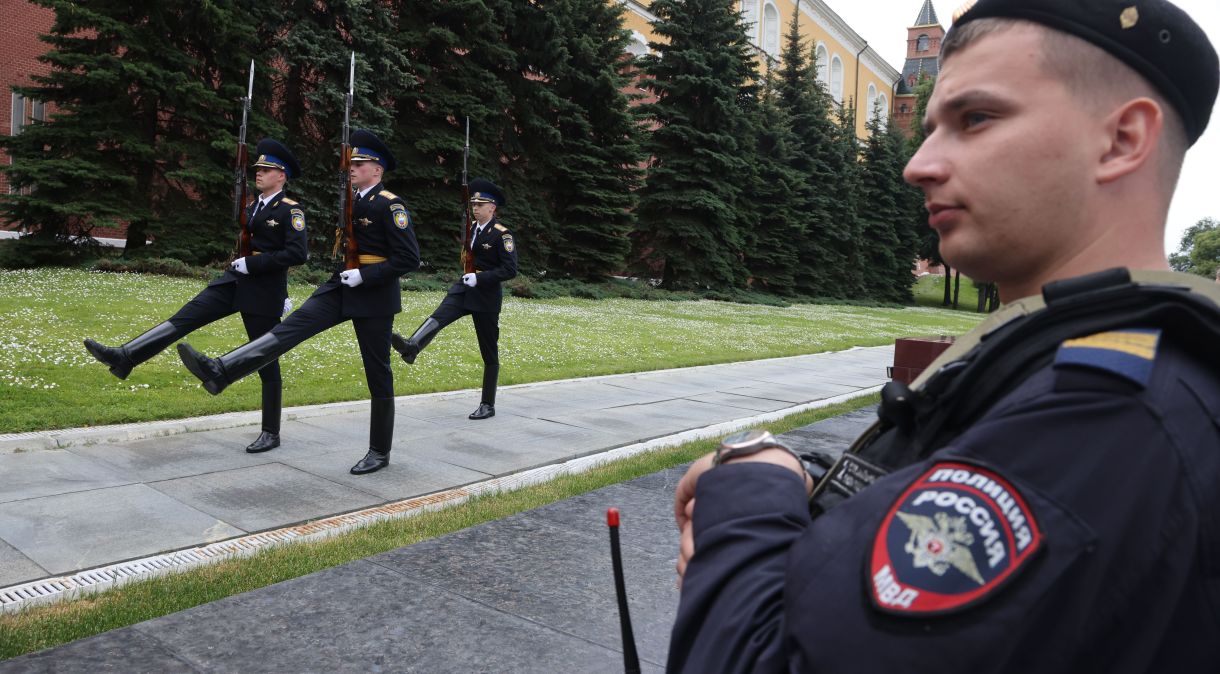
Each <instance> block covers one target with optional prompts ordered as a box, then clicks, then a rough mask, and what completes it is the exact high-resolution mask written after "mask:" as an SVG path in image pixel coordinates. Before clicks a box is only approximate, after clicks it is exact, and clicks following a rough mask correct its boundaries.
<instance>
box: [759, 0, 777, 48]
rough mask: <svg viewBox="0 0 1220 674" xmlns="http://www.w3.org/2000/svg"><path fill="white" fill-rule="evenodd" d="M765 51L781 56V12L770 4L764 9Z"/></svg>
mask: <svg viewBox="0 0 1220 674" xmlns="http://www.w3.org/2000/svg"><path fill="white" fill-rule="evenodd" d="M763 49H764V50H765V51H766V52H767V53H768V54H770V55H772V56H779V10H778V9H776V8H775V5H774V4H773V3H770V2H768V3H767V6H766V7H765V8H764V9H763Z"/></svg>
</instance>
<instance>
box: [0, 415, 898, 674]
mask: <svg viewBox="0 0 1220 674" xmlns="http://www.w3.org/2000/svg"><path fill="white" fill-rule="evenodd" d="M875 417H876V411H875V408H868V409H863V410H857V411H855V412H851V413H849V414H846V415H843V416H840V417H836V418H833V419H827V420H825V421H822V422H818V423H816V424H813V425H810V426H807V427H805V428H802V429H799V430H796V431H793V432H792V433H788V434H785V435H783V436H781V439H783V440H784V441H785V442H786V443H788V444H789V445H790V446H792V447H794V448H796V449H798V450H801V451H806V450H817V451H829V452H830V453H832V454H837V453H841V452H842V450H843V449H844V448H846V446H847V445H848V444H849V443H850V442H851V440H852V439H853V438H854V437H855V436H857V435H859V434H860V432H861V431H863V430H864V428H866V427H867V425H868V424H869V423H871V421H872V420H873V419H874V418H875ZM684 471H685V467H684V466H683V467H679V468H674V469H670V470H667V471H662V472H660V473H656V474H653V475H649V476H645V477H642V478H639V479H636V480H632V481H630V482H626V483H623V484H618V485H612V486H610V487H606V488H604V489H600V490H598V491H595V492H590V493H588V494H584V495H581V496H577V497H574V498H570V499H567V500H564V501H560V502H557V503H553V504H551V505H548V506H544V507H542V508H538V509H535V510H532V511H528V512H525V513H521V514H518V515H514V516H512V517H508V518H505V519H502V520H497V521H495V522H489V523H486V524H483V525H479V526H476V527H471V528H469V529H465V530H462V531H458V532H455V533H452V534H449V535H446V536H442V537H440V538H436V539H433V540H429V541H424V542H421V543H417V544H415V545H410V546H407V547H404V548H399V549H398V550H393V551H390V552H386V553H383V554H379V555H375V556H373V557H370V558H368V559H364V560H360V561H356V562H351V563H349V564H345V565H343V566H339V567H335V568H333V569H328V570H326V571H320V572H318V573H314V574H311V575H308V576H303V577H301V578H296V579H293V580H289V581H286V582H283V583H279V584H276V585H272V586H269V587H265V588H262V589H259V590H254V591H252V592H247V593H245V594H241V595H237V596H234V597H229V598H227V599H222V600H220V601H216V602H213V603H211V604H205V605H203V606H198V607H195V608H192V609H188V610H186V611H182V612H179V613H175V614H172V615H168V616H164V617H161V618H157V619H154V620H150V621H147V622H144V623H140V624H138V625H133V626H131V627H126V628H122V629H118V630H114V631H111V632H107V633H104V634H100V635H97V636H95V637H90V638H88V639H82V640H80V641H77V642H74V643H70V644H67V645H64V646H60V647H58V648H53V649H48V650H46V651H42V652H40V653H34V654H30V655H26V656H23V657H20V658H14V659H12V660H8V661H5V662H0V674H11V673H16V672H45V671H55V672H65V673H66V672H90V673H92V672H179V671H181V672H337V671H344V672H347V671H353V672H365V671H368V672H385V671H392V672H434V673H447V672H463V673H464V672H548V673H549V672H620V671H622V670H623V660H622V650H621V649H622V640H621V637H620V632H619V626H618V613H617V610H618V609H617V606H616V602H615V594H614V581H613V576H612V573H611V563H610V552H609V544H608V536H607V533H606V527H605V511H606V508H608V507H611V506H614V507H618V508H619V509H620V510H621V511H622V517H623V521H622V527H621V529H620V531H621V537H622V543H623V566H624V575H625V576H626V582H627V593H628V601H629V603H630V607H631V619H632V624H633V627H634V631H635V635H636V645H637V647H638V649H639V655H640V660H641V665H642V667H641V669H642V670H643V671H645V672H661V671H664V665H665V659H666V653H667V652H668V648H669V633H670V628H671V627H672V625H673V620H674V615H675V613H676V608H677V602H678V591H677V587H676V584H675V575H674V564H675V563H676V561H677V532H676V530H675V528H674V522H673V490H674V486H675V485H676V484H677V481H678V479H679V478H680V477H681V476H682V473H683V472H684Z"/></svg>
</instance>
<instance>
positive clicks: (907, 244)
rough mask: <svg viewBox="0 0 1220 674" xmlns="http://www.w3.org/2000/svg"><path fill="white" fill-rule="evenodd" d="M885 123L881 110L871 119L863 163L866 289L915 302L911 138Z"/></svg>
mask: <svg viewBox="0 0 1220 674" xmlns="http://www.w3.org/2000/svg"><path fill="white" fill-rule="evenodd" d="M890 126H892V125H889V126H885V127H883V124H882V118H881V116H880V114H873V115H871V119H870V120H869V122H868V132H869V138H868V144H867V146H866V148H865V151H864V163H863V165H862V167H861V190H860V195H859V197H860V201H859V214H860V222H861V226H862V234H863V240H864V241H865V242H866V245H865V247H864V249H863V252H864V262H865V270H866V272H865V292H866V293H867V294H868V296H869V297H871V298H873V299H876V300H884V301H891V302H910V301H911V299H912V296H911V285H912V284H914V282H915V277H914V275H913V274H912V273H911V268H912V266H913V265H914V262H915V254H916V249H917V247H918V244H919V241H918V233H917V231H916V226H915V225H913V224H912V223H911V221H910V214H911V203H912V200H913V190H914V188H912V187H911V186H910V185H907V184H906V182H905V181H904V180H903V178H902V170H903V167H905V166H906V160H907V152H906V150H907V146H906V139H905V137H903V136H902V135H901V134H900V133H899V132H898V130H897V129H894V128H889V127H890Z"/></svg>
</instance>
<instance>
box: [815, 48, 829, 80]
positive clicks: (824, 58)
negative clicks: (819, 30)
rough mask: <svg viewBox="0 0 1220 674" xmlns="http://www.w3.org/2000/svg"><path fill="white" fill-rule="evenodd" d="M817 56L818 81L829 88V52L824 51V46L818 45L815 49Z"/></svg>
mask: <svg viewBox="0 0 1220 674" xmlns="http://www.w3.org/2000/svg"><path fill="white" fill-rule="evenodd" d="M816 53H817V55H818V81H820V82H821V83H822V84H825V85H826V86H827V87H829V86H830V52H828V51H826V45H824V44H820V45H818V48H817V52H816Z"/></svg>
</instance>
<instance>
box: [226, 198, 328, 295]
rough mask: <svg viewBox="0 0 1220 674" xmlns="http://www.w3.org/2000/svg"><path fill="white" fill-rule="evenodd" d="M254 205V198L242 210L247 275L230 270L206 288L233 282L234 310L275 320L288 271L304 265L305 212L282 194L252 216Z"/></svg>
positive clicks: (305, 254) (305, 247)
mask: <svg viewBox="0 0 1220 674" xmlns="http://www.w3.org/2000/svg"><path fill="white" fill-rule="evenodd" d="M257 206H258V200H257V199H255V200H254V203H252V204H250V206H248V207H247V208H246V215H247V221H248V227H249V228H250V243H251V250H252V253H251V254H250V255H248V256H247V257H246V270H247V271H248V272H249V273H248V274H239V273H237V272H235V271H233V270H232V269H230V270H227V271H225V273H224V274H223V275H222V276H221V277H220V278H217V279H216V280H214V281H212V282H211V283H209V284H208V285H209V286H217V285H222V284H226V283H236V284H237V293H236V295H237V297H236V303H237V307H236V308H237V310H238V311H240V312H242V313H243V314H252V315H255V316H272V317H276V318H278V317H279V316H280V315H281V314H282V313H283V312H284V300H285V299H286V298H287V297H288V268H289V267H293V266H295V265H299V264H302V263H304V262H305V260H306V258H307V257H308V239H309V237H308V234H307V233H306V229H305V211H304V210H303V209H302V208H301V206H300V204H298V203H297V202H296V201H293V200H292V199H289V198H288V197H285V196H284V192H283V191H280V193H279V194H277V195H275V196H274V197H272V199H271V201H270V202H268V203H267V205H266V206H265V207H263V209H262V210H261V211H259V213H258V215H254V209H255V208H257Z"/></svg>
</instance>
